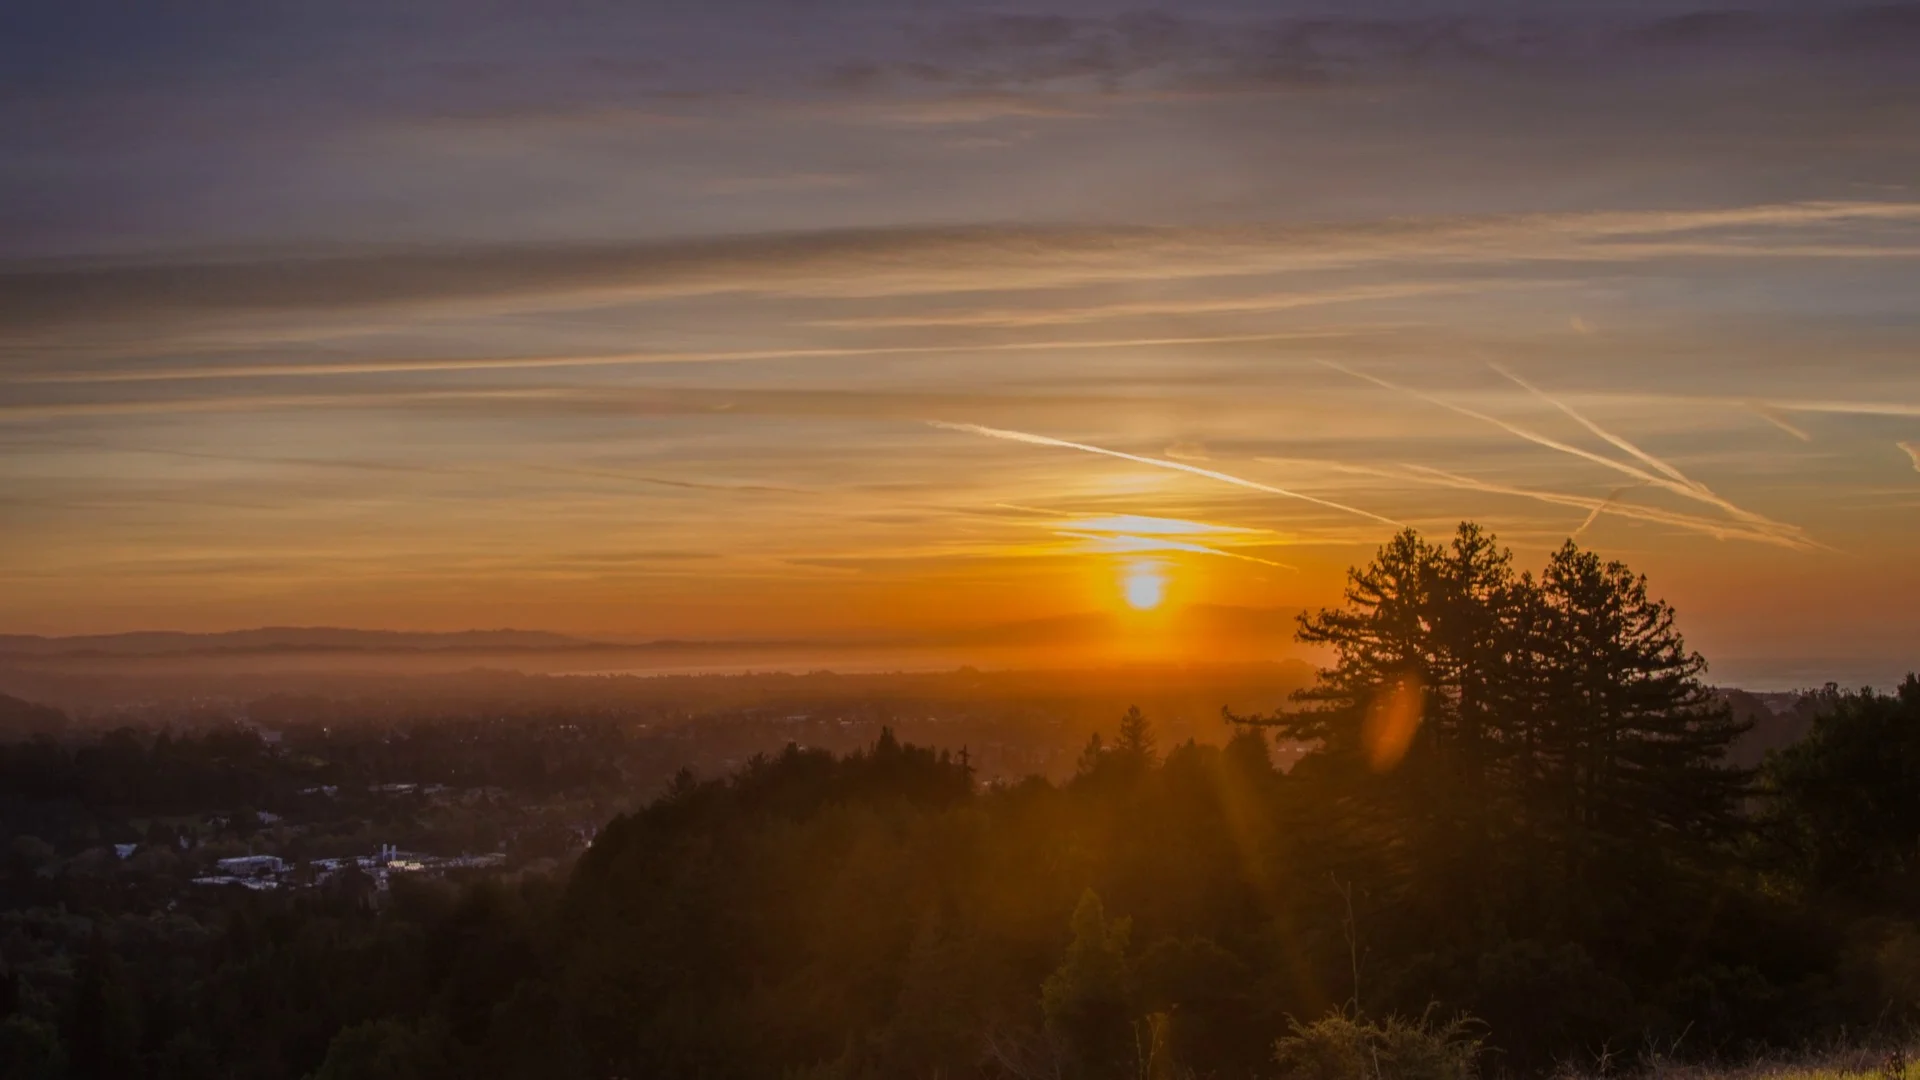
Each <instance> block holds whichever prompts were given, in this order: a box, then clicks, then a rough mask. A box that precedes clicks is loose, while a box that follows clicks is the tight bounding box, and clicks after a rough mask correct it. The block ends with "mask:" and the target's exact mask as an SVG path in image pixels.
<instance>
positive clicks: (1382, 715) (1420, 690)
mask: <svg viewBox="0 0 1920 1080" xmlns="http://www.w3.org/2000/svg"><path fill="white" fill-rule="evenodd" d="M1425 701H1426V687H1425V686H1423V685H1421V682H1420V679H1419V677H1418V676H1416V675H1402V676H1401V677H1399V678H1397V679H1394V680H1393V681H1392V682H1390V683H1388V684H1387V685H1385V686H1383V687H1381V688H1380V690H1379V692H1378V693H1377V694H1376V695H1375V696H1374V699H1373V704H1372V706H1371V707H1370V708H1368V709H1367V719H1366V722H1365V724H1364V725H1363V726H1362V727H1361V730H1360V738H1361V741H1362V742H1363V743H1364V744H1365V745H1366V751H1367V764H1368V765H1371V766H1372V767H1373V771H1374V772H1388V771H1390V770H1392V768H1393V767H1394V766H1395V765H1398V764H1400V759H1401V758H1403V757H1406V756H1407V750H1408V748H1409V747H1411V746H1412V745H1413V736H1414V733H1415V732H1417V731H1419V730H1420V720H1421V712H1422V706H1423V705H1424V704H1425Z"/></svg>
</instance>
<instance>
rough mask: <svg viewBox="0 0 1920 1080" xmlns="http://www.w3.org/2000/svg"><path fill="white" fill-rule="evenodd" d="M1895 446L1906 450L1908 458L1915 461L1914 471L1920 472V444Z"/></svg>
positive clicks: (1908, 443) (1904, 443)
mask: <svg viewBox="0 0 1920 1080" xmlns="http://www.w3.org/2000/svg"><path fill="white" fill-rule="evenodd" d="M1895 445H1897V446H1899V447H1900V449H1902V450H1905V451H1906V452H1907V456H1908V457H1909V458H1912V459H1913V471H1914V472H1920V442H1902V443H1896V444H1895Z"/></svg>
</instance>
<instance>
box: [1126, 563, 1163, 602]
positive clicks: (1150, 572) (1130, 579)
mask: <svg viewBox="0 0 1920 1080" xmlns="http://www.w3.org/2000/svg"><path fill="white" fill-rule="evenodd" d="M1121 589H1122V591H1124V592H1125V593H1126V597H1127V606H1128V607H1131V608H1133V609H1134V610H1135V611H1151V610H1153V609H1154V608H1157V607H1159V606H1160V602H1161V601H1162V600H1165V599H1166V598H1167V579H1166V575H1164V574H1162V573H1161V572H1160V567H1159V565H1158V564H1156V563H1151V562H1137V563H1134V564H1133V565H1132V566H1129V567H1128V568H1127V575H1126V577H1125V578H1124V579H1123V580H1122V581H1121Z"/></svg>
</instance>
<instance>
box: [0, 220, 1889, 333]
mask: <svg viewBox="0 0 1920 1080" xmlns="http://www.w3.org/2000/svg"><path fill="white" fill-rule="evenodd" d="M1915 224H1920V202H1916V201H1853V202H1833V201H1822V202H1799V203H1785V204H1762V205H1755V206H1747V207H1737V208H1731V209H1723V210H1710V211H1685V212H1659V211H1653V212H1642V211H1634V212H1628V211H1604V212H1590V213H1567V214H1516V215H1506V216H1483V217H1424V218H1408V219H1387V220H1375V221H1352V222H1335V223H1311V224H1292V225H1276V224H1272V223H1266V224H1247V225H1242V226H1238V227H1232V228H1227V227H1220V228H1173V227H1042V226H1025V227H1014V226H969V227H957V226H956V227H946V228H938V227H906V226H897V227H887V228H872V229H847V230H839V231H829V232H814V233H762V234H749V235H743V236H734V237H727V238H719V239H703V240H692V241H672V242H669V241H658V242H649V243H631V244H599V245H582V244H575V245H547V246H538V247H536V246H525V245H521V246H512V245H505V246H495V247H470V248H440V249H430V250H399V251H393V250H386V251H365V252H360V253H354V254H336V255H327V256H320V255H314V256H310V257H305V258H300V257H294V258H285V259H278V260H272V261H260V260H253V261H248V260H225V261H215V260H202V261H197V262H196V261H182V262H173V263H142V264H84V265H72V264H45V263H35V262H24V263H23V262H15V263H13V264H10V265H0V328H5V329H8V330H11V331H14V332H20V333H47V332H51V331H55V330H60V329H68V328H72V327H74V326H84V327H100V326H103V325H109V326H110V325H118V324H123V323H126V322H128V321H134V322H138V323H139V324H141V325H143V326H147V327H148V328H149V329H150V330H151V331H153V332H157V331H158V330H159V329H160V328H162V327H166V326H171V325H177V324H181V323H190V322H192V321H194V320H204V319H206V318H208V317H213V316H220V315H232V314H249V315H272V316H276V317H287V316H290V315H295V314H298V313H302V312H306V313H322V312H324V313H332V314H337V313H340V312H346V311H365V310H374V309H396V308H398V309H417V310H432V311H470V312H501V311H514V310H537V309H541V308H554V307H566V306H586V305H593V304H603V303H615V302H630V301H636V300H646V299H658V298H666V297H689V296H700V295H717V294H729V293H737V294H761V295H785V296H795V297H809V296H810V297H881V296H909V295H925V294H932V293H959V292H986V291H1004V290H1009V289H1035V288H1055V287H1061V286H1067V285H1076V284H1093V283H1101V282H1130V281H1155V282H1165V281H1171V280H1177V279H1194V278H1202V277H1219V276H1230V275H1255V274H1266V273H1279V272H1284V271H1298V270H1317V269H1326V268H1330V267H1352V266H1363V265H1369V264H1380V263H1387V264H1392V265H1396V266H1405V265H1411V264H1417V263H1421V262H1432V263H1437V264H1441V265H1445V266H1448V267H1454V268H1457V267H1460V266H1466V265H1485V266H1494V265H1502V264H1515V263H1554V264H1566V263H1572V262H1585V263H1595V262H1604V263H1619V262H1635V261H1644V260H1654V259H1673V258H1699V259H1712V258H1742V259H1752V258H1778V259H1792V258H1811V259H1823V260H1825V259H1876V260H1879V259H1912V258H1916V257H1920V236H1916V235H1914V229H1913V228H1912V226H1914V225H1915Z"/></svg>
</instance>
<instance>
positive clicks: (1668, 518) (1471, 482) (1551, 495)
mask: <svg viewBox="0 0 1920 1080" xmlns="http://www.w3.org/2000/svg"><path fill="white" fill-rule="evenodd" d="M1254 460H1256V461H1275V463H1276V464H1278V463H1282V462H1281V461H1280V460H1279V459H1271V458H1255V459H1254ZM1321 464H1324V465H1326V466H1327V467H1329V468H1332V469H1336V470H1338V471H1340V472H1348V473H1355V474H1358V475H1361V476H1377V477H1380V478H1382V479H1386V480H1400V481H1411V482H1413V483H1419V484H1431V485H1434V486H1437V487H1449V488H1458V489H1461V490H1464V491H1481V492H1486V493H1488V494H1492V495H1512V496H1516V497H1519V498H1525V499H1533V500H1536V501H1538V502H1544V503H1549V504H1552V505H1554V506H1567V507H1573V508H1576V509H1580V510H1585V511H1588V514H1589V517H1591V516H1592V514H1593V513H1594V512H1595V511H1604V512H1606V513H1611V514H1614V515H1616V516H1619V517H1625V518H1633V519H1635V520H1637V521H1646V522H1652V523H1654V524H1660V525H1673V526H1676V527H1678V528H1682V529H1689V530H1692V531H1694V532H1700V533H1705V534H1706V535H1708V536H1711V537H1713V538H1714V539H1716V540H1727V539H1735V540H1753V541H1755V542H1758V543H1763V544H1773V545H1776V546H1779V547H1788V548H1793V549H1795V550H1805V549H1807V548H1811V547H1817V546H1819V545H1816V544H1812V543H1810V542H1809V541H1806V540H1804V539H1800V538H1797V537H1790V536H1782V535H1780V534H1777V533H1772V532H1766V531H1762V530H1758V529H1750V528H1744V527H1742V526H1739V525H1733V524H1728V523H1725V522H1721V521H1715V520H1713V519H1711V518H1703V517H1696V516H1694V515H1692V514H1680V513H1675V512H1674V511H1671V510H1659V509H1656V508H1654V507H1650V506H1635V505H1633V504H1631V503H1622V502H1619V501H1618V497H1619V495H1620V494H1621V493H1622V492H1624V491H1631V490H1633V489H1634V488H1636V487H1641V486H1644V485H1640V484H1631V485H1628V486H1627V487H1626V488H1623V489H1621V491H1616V492H1614V493H1613V494H1612V495H1609V496H1608V497H1607V498H1605V499H1596V498H1593V497H1592V496H1589V495H1572V494H1568V493H1565V492H1559V491H1541V490H1539V489H1537V488H1519V487H1512V486H1510V485H1507V484H1496V483H1493V482H1491V481H1487V480H1477V479H1475V478H1473V477H1470V476H1461V475H1459V474H1458V473H1451V472H1447V471H1445V470H1443V469H1434V468H1429V467H1427V466H1425V465H1411V464H1406V463H1402V464H1401V466H1400V468H1401V469H1402V470H1405V471H1402V472H1395V471H1393V470H1392V469H1380V468H1374V467H1373V466H1369V465H1353V464H1348V463H1345V462H1338V461H1328V462H1321ZM1589 524H1591V522H1589ZM1581 527H1582V528H1585V527H1586V526H1585V525H1582V526H1581Z"/></svg>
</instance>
